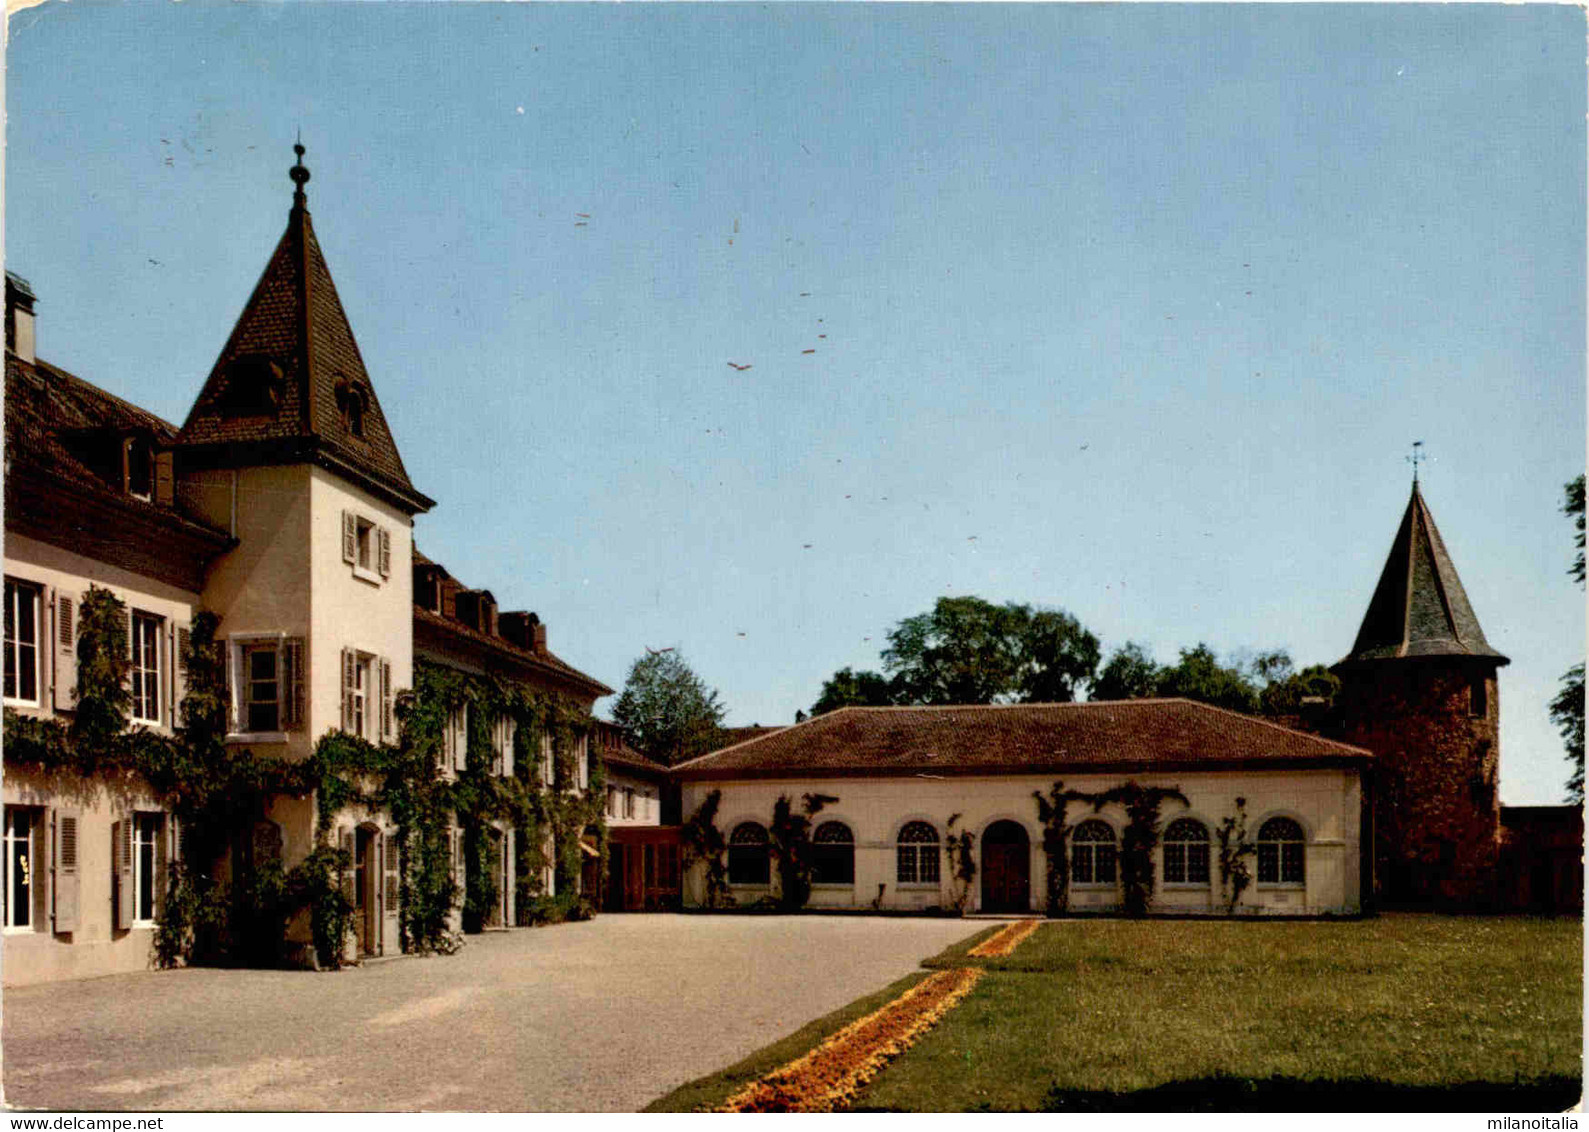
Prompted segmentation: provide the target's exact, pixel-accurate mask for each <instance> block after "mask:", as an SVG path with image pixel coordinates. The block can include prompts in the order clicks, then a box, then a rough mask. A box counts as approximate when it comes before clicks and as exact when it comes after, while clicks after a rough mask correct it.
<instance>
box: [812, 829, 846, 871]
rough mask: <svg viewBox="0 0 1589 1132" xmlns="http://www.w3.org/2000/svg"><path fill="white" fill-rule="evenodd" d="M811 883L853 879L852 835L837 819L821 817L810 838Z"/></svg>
mask: <svg viewBox="0 0 1589 1132" xmlns="http://www.w3.org/2000/svg"><path fill="white" fill-rule="evenodd" d="M811 883H812V884H854V883H855V835H854V834H852V833H851V832H850V827H849V826H847V825H845V824H844V823H843V822H841V821H825V822H823V823H822V824H821V825H819V826H817V832H816V834H815V835H814V836H813V837H812V838H811Z"/></svg>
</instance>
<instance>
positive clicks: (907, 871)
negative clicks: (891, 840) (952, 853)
mask: <svg viewBox="0 0 1589 1132" xmlns="http://www.w3.org/2000/svg"><path fill="white" fill-rule="evenodd" d="M894 854H895V857H894V878H895V880H896V881H897V882H898V883H900V884H937V883H938V876H939V873H938V831H937V830H936V829H934V828H933V826H932V823H930V822H924V821H912V822H906V823H905V825H904V827H903V828H902V829H900V831H899V842H898V843H897V844H896V845H895V846H894Z"/></svg>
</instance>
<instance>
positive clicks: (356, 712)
mask: <svg viewBox="0 0 1589 1132" xmlns="http://www.w3.org/2000/svg"><path fill="white" fill-rule="evenodd" d="M374 659H375V658H374V657H373V656H371V655H370V654H369V653H362V652H361V653H359V654H358V655H357V656H356V657H354V660H353V684H352V687H351V688H350V689H349V694H350V695H351V697H352V708H353V734H355V735H358V736H360V737H361V738H367V737H368V736H369V734H370V731H371V730H372V728H371V727H370V662H371V661H373V660H374Z"/></svg>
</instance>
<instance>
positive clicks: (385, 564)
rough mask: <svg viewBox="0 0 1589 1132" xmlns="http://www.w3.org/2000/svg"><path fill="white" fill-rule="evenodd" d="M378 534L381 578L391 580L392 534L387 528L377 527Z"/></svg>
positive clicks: (378, 558)
mask: <svg viewBox="0 0 1589 1132" xmlns="http://www.w3.org/2000/svg"><path fill="white" fill-rule="evenodd" d="M376 533H377V534H378V535H379V539H378V542H379V545H378V546H377V548H376V549H377V551H378V553H377V555H376V558H377V562H378V565H379V566H380V571H381V577H383V578H389V577H391V576H392V532H391V531H389V530H387V529H386V528H385V527H377V528H376Z"/></svg>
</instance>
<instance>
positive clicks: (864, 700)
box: [795, 668, 894, 723]
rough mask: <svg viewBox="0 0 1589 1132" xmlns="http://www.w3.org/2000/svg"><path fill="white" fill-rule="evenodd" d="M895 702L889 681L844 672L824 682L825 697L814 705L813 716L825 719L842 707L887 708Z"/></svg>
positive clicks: (882, 677) (871, 674) (835, 674)
mask: <svg viewBox="0 0 1589 1132" xmlns="http://www.w3.org/2000/svg"><path fill="white" fill-rule="evenodd" d="M893 702H894V686H893V684H891V683H890V682H889V680H888V677H886V676H882V675H879V674H878V673H876V672H865V671H863V672H856V671H854V670H853V669H850V668H841V669H839V670H838V671H837V672H835V673H834V674H833V675H832V676H830V677H828V679H826V680H824V681H823V682H822V694H821V695H820V696H818V697H817V702H816V703H814V704H812V705H811V714H812V715H822V714H823V713H824V712H830V711H837V710H838V709H839V708H842V707H887V706H888V705H890V704H892V703H893ZM795 722H796V723H798V722H800V721H799V720H798V719H797V720H795Z"/></svg>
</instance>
